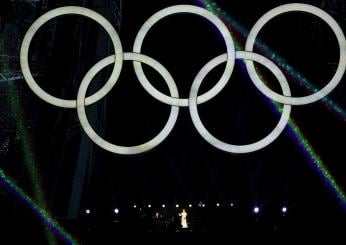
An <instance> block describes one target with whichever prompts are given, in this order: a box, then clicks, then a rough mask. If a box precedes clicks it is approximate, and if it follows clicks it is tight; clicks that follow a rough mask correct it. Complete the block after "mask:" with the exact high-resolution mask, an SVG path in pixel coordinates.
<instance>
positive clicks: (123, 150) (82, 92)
mask: <svg viewBox="0 0 346 245" xmlns="http://www.w3.org/2000/svg"><path fill="white" fill-rule="evenodd" d="M114 58H115V57H114V55H112V56H109V57H107V58H105V59H103V60H101V61H99V62H98V63H97V64H96V65H94V66H93V67H92V68H91V69H90V70H89V72H88V73H87V74H86V76H85V77H84V79H83V81H82V83H81V85H80V87H79V90H78V95H77V112H78V117H79V120H80V122H81V125H82V128H83V129H84V131H85V133H86V134H87V135H88V136H89V138H90V139H91V140H92V141H93V142H94V143H95V144H97V145H98V146H100V147H101V148H103V149H105V150H107V151H109V152H113V153H117V154H122V155H133V154H139V153H143V152H146V151H149V150H151V149H153V148H154V147H156V146H158V145H159V144H160V143H161V142H162V141H164V140H165V139H166V138H167V137H168V135H169V134H170V132H171V131H172V129H173V127H174V125H175V123H176V121H177V118H178V113H179V107H176V106H172V108H171V112H170V115H169V118H168V121H167V123H166V125H165V126H164V128H163V129H162V130H161V132H160V133H159V134H158V135H157V136H156V137H154V138H153V139H152V140H150V141H148V142H146V143H144V144H141V145H137V146H130V147H125V146H119V145H114V144H111V143H109V142H108V141H106V140H104V139H103V138H102V137H100V136H99V135H98V134H97V133H96V132H95V131H94V129H93V128H92V127H91V125H90V123H89V121H88V118H87V115H86V112H85V96H86V92H87V89H88V87H89V84H90V83H91V81H92V79H93V78H94V77H95V76H96V74H97V73H98V72H100V71H101V70H102V69H103V68H104V67H106V66H108V65H110V64H113V63H114ZM124 60H136V61H138V62H143V63H145V64H147V65H149V66H151V67H152V68H154V69H155V70H156V71H158V72H159V74H160V75H161V76H162V77H163V78H164V79H165V81H166V83H167V85H168V88H169V91H170V93H171V95H172V96H174V97H176V98H179V94H178V89H177V86H176V85H175V82H174V80H173V78H172V76H171V75H170V73H169V72H168V71H167V70H166V69H165V68H164V67H163V66H162V65H161V64H160V63H158V62H157V61H155V60H154V59H152V58H150V57H148V56H145V55H142V54H136V53H124Z"/></svg>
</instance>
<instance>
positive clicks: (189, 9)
mask: <svg viewBox="0 0 346 245" xmlns="http://www.w3.org/2000/svg"><path fill="white" fill-rule="evenodd" d="M179 13H190V14H195V15H199V16H202V17H204V18H206V19H207V20H209V21H210V22H212V23H213V24H214V25H215V26H216V27H217V29H218V30H219V31H220V32H221V34H222V36H223V38H224V39H225V44H226V48H227V55H228V59H227V62H226V68H225V71H224V73H223V75H222V77H221V78H220V80H219V81H218V82H217V83H216V84H215V85H214V87H213V88H212V89H211V90H209V91H208V92H206V93H205V94H203V95H201V96H200V97H198V99H197V101H198V103H199V104H200V103H204V102H206V101H208V100H210V99H212V98H213V97H214V96H216V95H217V94H218V93H219V92H221V90H222V89H223V88H224V87H225V85H226V84H227V82H228V80H229V79H230V78H231V75H232V72H233V68H234V63H235V48H234V43H233V38H232V36H231V33H230V32H229V30H228V28H227V26H226V25H225V24H224V23H223V22H222V21H221V20H220V19H219V18H218V17H217V16H216V15H214V14H213V13H211V12H209V11H207V10H205V9H203V8H200V7H195V6H191V5H176V6H172V7H168V8H165V9H163V10H161V11H159V12H157V13H156V14H154V15H153V16H152V17H150V18H149V19H148V20H147V21H146V22H145V23H144V24H143V26H142V28H141V29H140V30H139V32H138V34H137V37H136V39H135V44H134V45H133V52H134V53H140V52H141V49H142V44H143V41H144V38H145V36H146V35H147V33H148V32H149V30H150V28H151V27H152V26H153V25H155V24H156V23H157V22H158V21H160V20H161V19H163V18H166V17H167V16H170V15H173V14H179ZM133 65H134V68H135V73H136V75H137V77H138V80H139V81H140V83H141V84H142V86H143V87H144V89H145V90H146V91H147V92H148V93H149V94H150V95H151V96H153V97H154V98H155V99H157V100H159V101H161V102H163V103H166V104H168V105H175V106H185V107H187V106H188V104H189V102H188V99H179V98H172V97H169V96H167V95H165V94H163V93H161V92H160V91H158V90H157V89H156V88H155V87H153V86H152V85H151V83H150V82H149V81H148V79H147V77H146V76H145V74H144V71H143V68H142V65H141V63H139V62H133Z"/></svg>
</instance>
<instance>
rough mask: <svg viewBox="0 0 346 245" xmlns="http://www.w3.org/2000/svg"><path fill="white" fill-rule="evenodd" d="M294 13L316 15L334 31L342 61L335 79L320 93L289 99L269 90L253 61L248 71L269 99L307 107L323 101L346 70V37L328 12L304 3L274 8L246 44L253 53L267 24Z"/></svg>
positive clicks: (255, 26)
mask: <svg viewBox="0 0 346 245" xmlns="http://www.w3.org/2000/svg"><path fill="white" fill-rule="evenodd" d="M292 11H298V12H307V13H310V14H313V15H316V16H318V17H320V18H321V19H322V20H324V21H325V22H326V23H327V24H328V25H329V26H330V28H331V29H332V30H333V32H334V33H335V35H336V38H337V40H338V44H339V48H340V60H339V65H338V68H337V71H336V73H335V75H334V77H333V78H332V79H331V81H330V82H329V83H328V84H327V85H326V86H325V87H324V88H322V89H321V90H320V91H318V92H316V93H314V94H311V95H308V96H303V97H288V96H283V95H280V94H278V93H276V92H274V91H272V90H271V89H269V88H268V87H267V86H266V85H265V84H264V83H263V81H262V80H261V79H260V77H259V76H258V75H257V72H256V69H255V66H254V63H253V62H252V61H250V62H247V65H246V67H247V70H248V72H249V75H250V77H251V80H252V81H253V82H254V83H255V85H256V87H257V88H258V89H259V90H260V91H261V92H262V93H263V94H265V95H266V96H267V97H269V98H271V99H272V100H274V101H277V102H280V103H283V104H289V105H306V104H310V103H313V102H316V101H317V100H320V99H322V98H323V97H325V96H326V95H328V94H329V93H330V92H331V91H332V90H333V89H334V88H335V87H336V86H337V85H338V84H339V82H340V81H341V79H342V77H343V75H344V72H345V69H346V40H345V35H344V33H343V31H342V29H341V28H340V26H339V25H338V23H337V22H336V21H335V20H334V19H333V18H332V17H331V16H330V15H329V14H327V13H326V12H324V11H323V10H322V9H319V8H317V7H314V6H312V5H308V4H302V3H292V4H286V5H282V6H279V7H277V8H274V9H272V10H270V11H269V12H267V13H266V14H265V15H263V16H262V17H261V18H260V19H259V20H258V21H257V23H256V24H255V25H254V27H253V28H252V30H251V31H250V34H249V37H248V39H247V42H246V47H245V50H246V51H249V52H252V51H253V48H254V44H255V40H256V37H257V35H258V33H259V31H260V30H261V29H262V28H263V26H264V25H265V24H267V23H268V22H269V21H270V20H271V19H273V18H274V17H276V16H278V15H280V14H283V13H287V12H292Z"/></svg>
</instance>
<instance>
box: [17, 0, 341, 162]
mask: <svg viewBox="0 0 346 245" xmlns="http://www.w3.org/2000/svg"><path fill="white" fill-rule="evenodd" d="M291 11H301V12H307V13H311V14H314V15H316V16H318V17H320V18H321V19H322V20H324V21H325V22H326V23H327V24H328V25H329V26H330V27H331V28H332V30H333V31H334V33H335V35H336V37H337V40H338V44H339V48H340V61H339V65H338V68H337V71H336V73H335V75H334V77H333V78H332V80H331V81H330V82H329V83H328V84H327V85H326V86H325V87H324V88H323V89H321V90H320V91H318V92H317V93H314V94H312V95H309V96H305V97H291V91H290V88H289V85H288V82H287V79H286V78H285V76H284V74H283V73H282V71H281V70H280V69H279V68H278V66H277V65H275V64H274V63H273V62H272V61H271V60H269V59H268V58H266V57H264V56H262V55H259V54H256V53H253V52H252V51H253V47H254V44H255V40H256V37H257V35H258V33H259V31H260V30H261V29H262V28H263V26H264V25H265V24H266V23H267V22H268V21H270V20H271V19H272V18H274V17H276V16H278V15H280V14H282V13H286V12H291ZM179 13H190V14H195V15H199V16H202V17H204V18H206V19H207V20H209V21H210V22H212V23H213V24H214V25H215V26H216V27H217V28H218V30H219V31H220V32H221V34H222V36H223V38H224V39H225V44H226V49H227V52H226V53H225V54H223V55H220V56H218V57H216V58H214V59H212V60H211V61H209V62H208V63H207V64H206V65H205V66H204V67H203V68H202V69H201V70H200V72H199V73H198V74H197V76H196V78H195V79H194V81H193V83H192V86H191V90H190V95H189V98H188V99H180V98H179V93H178V89H177V86H176V84H175V81H174V79H173V78H172V76H171V75H170V73H169V72H168V71H167V69H166V68H165V67H163V66H162V65H161V64H160V63H159V62H158V61H156V60H154V59H153V58H150V57H148V56H146V55H144V54H141V53H140V52H141V48H142V44H143V41H144V38H145V36H146V35H147V33H148V32H149V30H150V28H151V27H152V26H153V25H154V24H156V23H157V22H158V21H160V20H161V19H163V18H165V17H167V16H170V15H173V14H179ZM66 14H77V15H82V16H85V17H88V18H91V19H93V20H95V21H96V22H97V23H99V24H100V25H101V26H103V27H104V28H105V30H106V31H107V33H108V34H109V35H110V37H111V40H112V42H113V45H114V50H115V55H111V56H109V57H107V58H104V59H103V60H101V61H99V62H98V63H97V64H96V65H94V66H93V67H92V68H91V69H90V70H89V71H88V73H87V74H86V75H85V77H84V78H83V81H82V83H81V85H80V87H79V90H78V95H77V100H64V99H59V98H56V97H54V96H51V95H49V94H48V93H46V92H45V91H44V90H42V89H41V88H40V87H39V85H38V84H37V83H36V81H35V80H34V78H33V77H32V74H31V72H30V68H29V62H28V53H29V47H30V43H31V41H32V39H33V37H34V35H35V33H36V32H37V31H38V30H39V28H40V27H41V26H42V25H43V24H44V23H46V22H47V21H49V20H50V19H52V18H55V17H57V16H61V15H66ZM235 59H243V60H245V63H246V67H247V70H248V73H249V76H250V78H251V80H252V81H253V83H254V85H255V86H256V87H257V88H258V89H259V90H260V91H261V92H262V93H263V94H264V95H265V96H267V97H268V98H270V99H272V100H274V101H277V102H281V103H283V104H284V106H283V110H282V115H281V118H280V120H279V122H278V124H277V125H276V127H275V128H274V129H273V131H272V132H271V133H270V134H269V135H267V136H266V137H264V138H263V139H261V140H259V141H257V142H255V143H251V144H247V145H232V144H228V143H225V142H223V141H220V140H219V139H217V138H215V137H214V136H213V135H212V134H210V133H209V132H208V130H207V129H206V128H205V127H204V125H203V123H202V122H201V120H200V118H199V115H198V110H197V105H198V104H201V103H204V102H206V101H208V100H210V99H212V98H213V97H215V96H216V95H217V94H218V93H220V91H221V90H222V89H223V88H224V87H225V86H226V84H227V83H228V81H229V79H230V77H231V75H232V72H233V69H234V64H235ZM123 60H130V61H133V65H134V68H135V73H136V76H137V78H138V80H139V82H140V83H141V85H142V86H143V88H144V89H145V90H146V91H147V92H148V93H149V94H150V95H151V96H153V97H154V98H156V99H157V100H159V101H161V102H163V103H165V104H168V105H171V112H170V115H169V118H168V120H167V123H166V125H165V126H164V128H163V129H162V130H161V132H160V133H159V134H158V135H157V136H155V137H154V138H153V139H152V140H150V141H148V142H146V143H144V144H141V145H138V146H131V147H124V146H118V145H114V144H112V143H110V142H108V141H106V140H104V139H103V138H102V137H101V136H99V135H98V134H97V133H96V132H95V131H94V129H93V128H92V127H91V125H90V124H89V121H88V119H87V115H86V112H85V106H87V105H90V104H93V103H95V102H97V101H99V100H100V99H102V98H103V97H104V96H106V95H107V94H108V93H109V92H110V90H111V89H112V88H113V86H114V85H115V83H116V82H117V80H118V79H119V76H120V73H121V69H122V65H123ZM20 61H21V68H22V71H23V76H24V79H25V81H26V82H27V83H28V85H29V87H30V88H31V89H32V90H33V92H34V93H35V94H37V95H38V96H39V97H40V98H41V99H43V100H44V101H46V102H48V103H50V104H52V105H55V106H58V107H63V108H77V113H78V118H79V120H80V122H81V125H82V128H83V130H84V131H85V132H86V134H87V135H88V136H89V138H90V139H91V140H92V141H93V142H94V143H95V144H97V145H98V146H100V147H102V148H103V149H105V150H107V151H110V152H113V153H117V154H123V155H129V154H138V153H142V152H146V151H148V150H150V149H153V148H154V147H156V146H158V145H159V144H160V143H161V142H163V141H164V140H165V139H166V138H167V137H168V135H169V134H170V133H171V131H172V129H173V127H174V125H175V123H176V121H177V118H178V113H179V107H187V106H188V107H189V111H190V115H191V118H192V122H193V124H194V126H195V127H196V129H197V131H198V132H199V134H200V135H201V136H202V137H203V138H204V139H205V140H206V141H207V142H209V143H210V144H211V145H213V146H214V147H216V148H218V149H220V150H223V151H226V152H230V153H249V152H254V151H257V150H260V149H262V148H264V147H266V146H268V145H269V144H271V143H272V142H273V141H275V140H276V139H277V138H278V137H279V135H280V134H281V133H282V131H283V130H284V128H285V126H286V125H287V123H288V120H289V117H290V112H291V105H304V104H308V103H312V102H315V101H317V100H319V99H321V98H323V97H324V96H326V95H327V94H329V93H330V92H331V91H332V90H333V89H334V88H335V87H336V86H337V85H338V83H339V82H340V81H341V79H342V76H343V74H344V72H345V69H346V40H345V36H344V34H343V32H342V30H341V28H340V26H339V25H338V24H337V23H336V21H335V20H334V19H333V18H332V17H331V16H330V15H328V14H327V13H326V12H324V11H323V10H321V9H319V8H317V7H314V6H311V5H307V4H286V5H282V6H279V7H277V8H274V9H273V10H271V11H269V12H268V13H266V14H265V15H264V16H263V17H261V18H260V19H259V20H258V22H257V23H256V24H255V26H254V27H253V28H252V30H251V32H250V34H249V37H248V39H247V42H246V48H245V51H238V52H235V49H234V43H233V39H232V36H231V34H230V32H229V31H228V29H227V27H226V25H225V24H223V22H222V21H221V20H220V19H219V18H218V17H217V16H215V15H214V14H213V13H211V12H209V11H207V10H205V9H203V8H200V7H196V6H192V5H176V6H172V7H168V8H165V9H163V10H161V11H159V12H157V13H156V14H154V15H153V16H152V17H150V18H149V19H148V20H147V21H146V22H145V23H144V25H143V26H142V27H141V29H140V30H139V32H138V34H137V37H136V40H135V43H134V46H133V53H123V50H122V45H121V41H120V39H119V36H118V34H117V33H116V31H115V30H114V28H113V27H112V25H111V24H110V23H109V22H108V21H107V20H106V19H105V18H103V17H102V16H101V15H99V14H98V13H96V12H94V11H92V10H89V9H86V8H82V7H75V6H70V7H62V8H57V9H54V10H51V11H49V12H47V13H46V14H44V15H42V16H41V17H40V18H38V19H37V20H36V21H35V22H34V23H33V24H32V26H31V27H30V28H29V30H28V32H27V33H26V35H25V37H24V40H23V44H22V47H21V53H20ZM223 62H226V69H225V71H224V73H223V75H222V77H221V79H220V80H219V81H218V82H217V83H216V85H214V87H213V88H212V89H211V90H209V91H208V92H206V93H204V94H202V95H200V96H198V90H199V87H200V85H201V83H202V82H203V80H204V78H205V77H206V76H207V74H208V73H209V72H210V71H211V70H212V69H214V68H215V67H216V66H218V65H220V64H221V63H223ZM253 62H258V63H260V64H262V65H264V66H265V67H267V68H268V69H269V70H270V71H271V72H272V73H273V74H274V75H275V77H276V78H277V80H278V81H279V83H280V86H281V88H282V91H283V95H280V94H277V93H275V92H274V91H272V90H270V89H269V88H268V87H266V85H264V83H263V82H262V81H261V79H260V78H259V76H258V75H257V73H256V70H255V68H254V64H253ZM113 63H114V68H113V71H112V74H111V76H110V78H109V79H108V81H107V82H106V84H105V85H104V86H103V87H102V88H101V89H100V90H99V91H98V92H96V93H95V94H93V95H92V96H90V97H87V98H86V93H87V89H88V87H89V85H90V83H91V81H92V79H93V78H94V77H95V76H96V74H97V73H98V72H100V71H101V70H102V69H103V68H104V67H106V66H108V65H111V64H113ZM141 63H145V64H147V65H149V66H151V67H152V68H154V69H155V70H156V71H158V72H159V74H160V75H161V76H162V77H163V78H164V80H165V82H166V83H167V85H168V87H169V91H170V96H168V95H165V94H163V93H161V92H160V91H158V90H157V89H156V88H155V87H153V86H152V85H151V83H150V82H149V80H148V79H147V78H146V76H145V74H144V72H143V69H142V65H141Z"/></svg>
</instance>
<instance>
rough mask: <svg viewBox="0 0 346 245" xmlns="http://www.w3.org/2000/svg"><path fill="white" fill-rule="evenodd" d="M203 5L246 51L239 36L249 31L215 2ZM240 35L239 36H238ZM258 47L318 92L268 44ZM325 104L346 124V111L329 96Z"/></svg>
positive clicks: (295, 77) (302, 82) (286, 70)
mask: <svg viewBox="0 0 346 245" xmlns="http://www.w3.org/2000/svg"><path fill="white" fill-rule="evenodd" d="M198 1H199V2H201V3H202V4H203V6H204V7H205V8H207V9H208V10H209V11H211V12H213V13H214V14H216V15H217V16H219V18H221V19H222V20H223V21H224V22H225V24H226V25H227V26H228V27H229V30H230V32H231V33H232V34H233V37H236V38H235V39H234V41H235V42H237V44H236V45H235V46H236V50H244V48H243V46H242V45H241V44H240V42H238V41H237V40H239V39H238V37H237V36H241V37H242V38H244V39H246V38H247V36H248V34H249V31H248V30H247V29H246V28H245V27H243V26H242V25H241V24H239V23H237V22H236V21H235V20H234V19H233V18H232V17H231V16H230V15H229V14H228V13H226V12H225V11H223V10H222V9H221V8H220V7H219V6H218V5H217V4H216V3H215V2H213V1H210V0H198ZM237 34H238V35H237ZM255 45H256V47H257V48H258V49H260V50H261V51H262V52H264V53H265V54H266V56H267V57H268V58H270V59H271V60H273V61H274V62H275V63H276V64H277V65H278V66H279V67H280V68H282V69H283V70H284V71H285V72H286V73H287V74H289V75H290V76H291V77H292V78H293V79H294V80H295V81H296V82H298V83H299V85H300V86H302V87H303V88H305V89H306V90H307V91H308V92H310V93H311V92H316V91H317V90H318V89H317V88H316V87H315V86H314V85H313V84H312V83H311V82H310V81H309V80H308V79H307V78H305V77H304V76H303V75H302V74H301V73H300V72H298V71H297V70H296V69H295V68H294V67H292V66H291V65H289V64H288V62H287V61H286V60H285V59H284V58H283V57H281V56H280V55H278V54H277V53H276V52H275V51H273V50H271V49H270V48H269V47H268V46H267V45H266V44H264V43H263V42H261V41H260V40H257V41H256V43H255ZM321 101H322V102H323V104H324V105H325V106H326V107H327V108H328V110H330V111H332V112H334V113H335V114H336V115H337V116H338V117H339V118H340V119H341V120H343V121H345V122H346V111H345V110H344V109H343V108H342V107H341V106H340V105H339V104H338V103H336V102H335V101H333V100H331V99H330V98H329V97H328V96H325V97H324V98H322V100H321Z"/></svg>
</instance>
